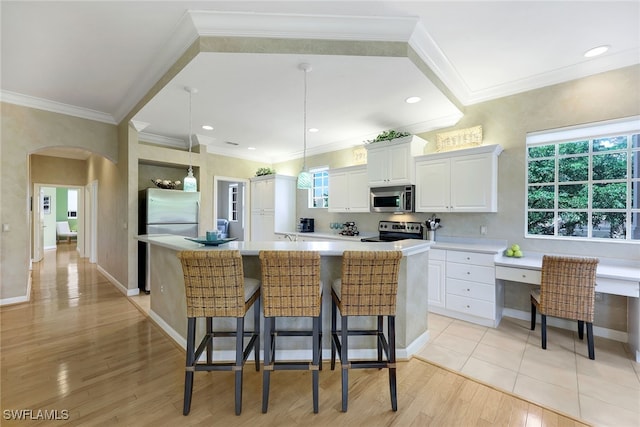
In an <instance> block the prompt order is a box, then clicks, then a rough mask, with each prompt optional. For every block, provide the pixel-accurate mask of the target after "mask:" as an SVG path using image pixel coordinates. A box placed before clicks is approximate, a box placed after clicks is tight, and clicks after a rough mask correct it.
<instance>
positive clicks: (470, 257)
mask: <svg viewBox="0 0 640 427" xmlns="http://www.w3.org/2000/svg"><path fill="white" fill-rule="evenodd" d="M447 261H451V262H460V263H465V264H476V265H486V266H488V267H493V266H494V261H495V256H494V255H492V254H481V253H477V252H461V251H447Z"/></svg>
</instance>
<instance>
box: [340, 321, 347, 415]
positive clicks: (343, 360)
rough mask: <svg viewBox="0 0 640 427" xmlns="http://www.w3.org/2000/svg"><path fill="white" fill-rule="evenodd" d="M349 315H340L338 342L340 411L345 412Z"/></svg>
mask: <svg viewBox="0 0 640 427" xmlns="http://www.w3.org/2000/svg"><path fill="white" fill-rule="evenodd" d="M348 318H349V316H342V325H341V327H342V331H340V332H341V335H342V342H341V343H340V364H341V366H340V368H341V369H342V412H347V402H348V400H349V358H348V353H349V345H348V340H349V333H348V331H349V325H348V322H347V319H348Z"/></svg>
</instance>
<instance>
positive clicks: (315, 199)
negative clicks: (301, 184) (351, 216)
mask: <svg viewBox="0 0 640 427" xmlns="http://www.w3.org/2000/svg"><path fill="white" fill-rule="evenodd" d="M309 172H310V173H311V190H309V207H310V208H327V207H329V168H328V167H326V166H325V167H322V168H316V169H311V170H310V171H309Z"/></svg>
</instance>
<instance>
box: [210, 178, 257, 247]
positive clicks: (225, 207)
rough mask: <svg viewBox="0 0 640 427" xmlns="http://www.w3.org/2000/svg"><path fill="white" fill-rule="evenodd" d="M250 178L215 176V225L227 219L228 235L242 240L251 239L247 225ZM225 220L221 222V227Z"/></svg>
mask: <svg viewBox="0 0 640 427" xmlns="http://www.w3.org/2000/svg"><path fill="white" fill-rule="evenodd" d="M248 183H249V180H248V179H243V178H233V177H222V176H220V177H214V179H213V189H214V190H213V216H214V225H216V224H217V221H218V220H226V224H227V225H226V226H227V236H228V237H231V238H236V239H237V240H240V241H246V240H249V238H248V236H249V227H248V226H247V224H248V222H247V220H248V217H247V203H246V200H247V187H248ZM223 223H225V221H221V222H220V227H222V226H223Z"/></svg>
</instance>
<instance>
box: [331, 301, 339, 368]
mask: <svg viewBox="0 0 640 427" xmlns="http://www.w3.org/2000/svg"><path fill="white" fill-rule="evenodd" d="M337 318H338V309H337V307H336V302H335V301H334V300H333V295H332V296H331V370H332V371H333V370H334V369H335V368H336V343H335V341H334V337H335V336H336V334H337V327H336V324H337V323H338V320H337Z"/></svg>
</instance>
